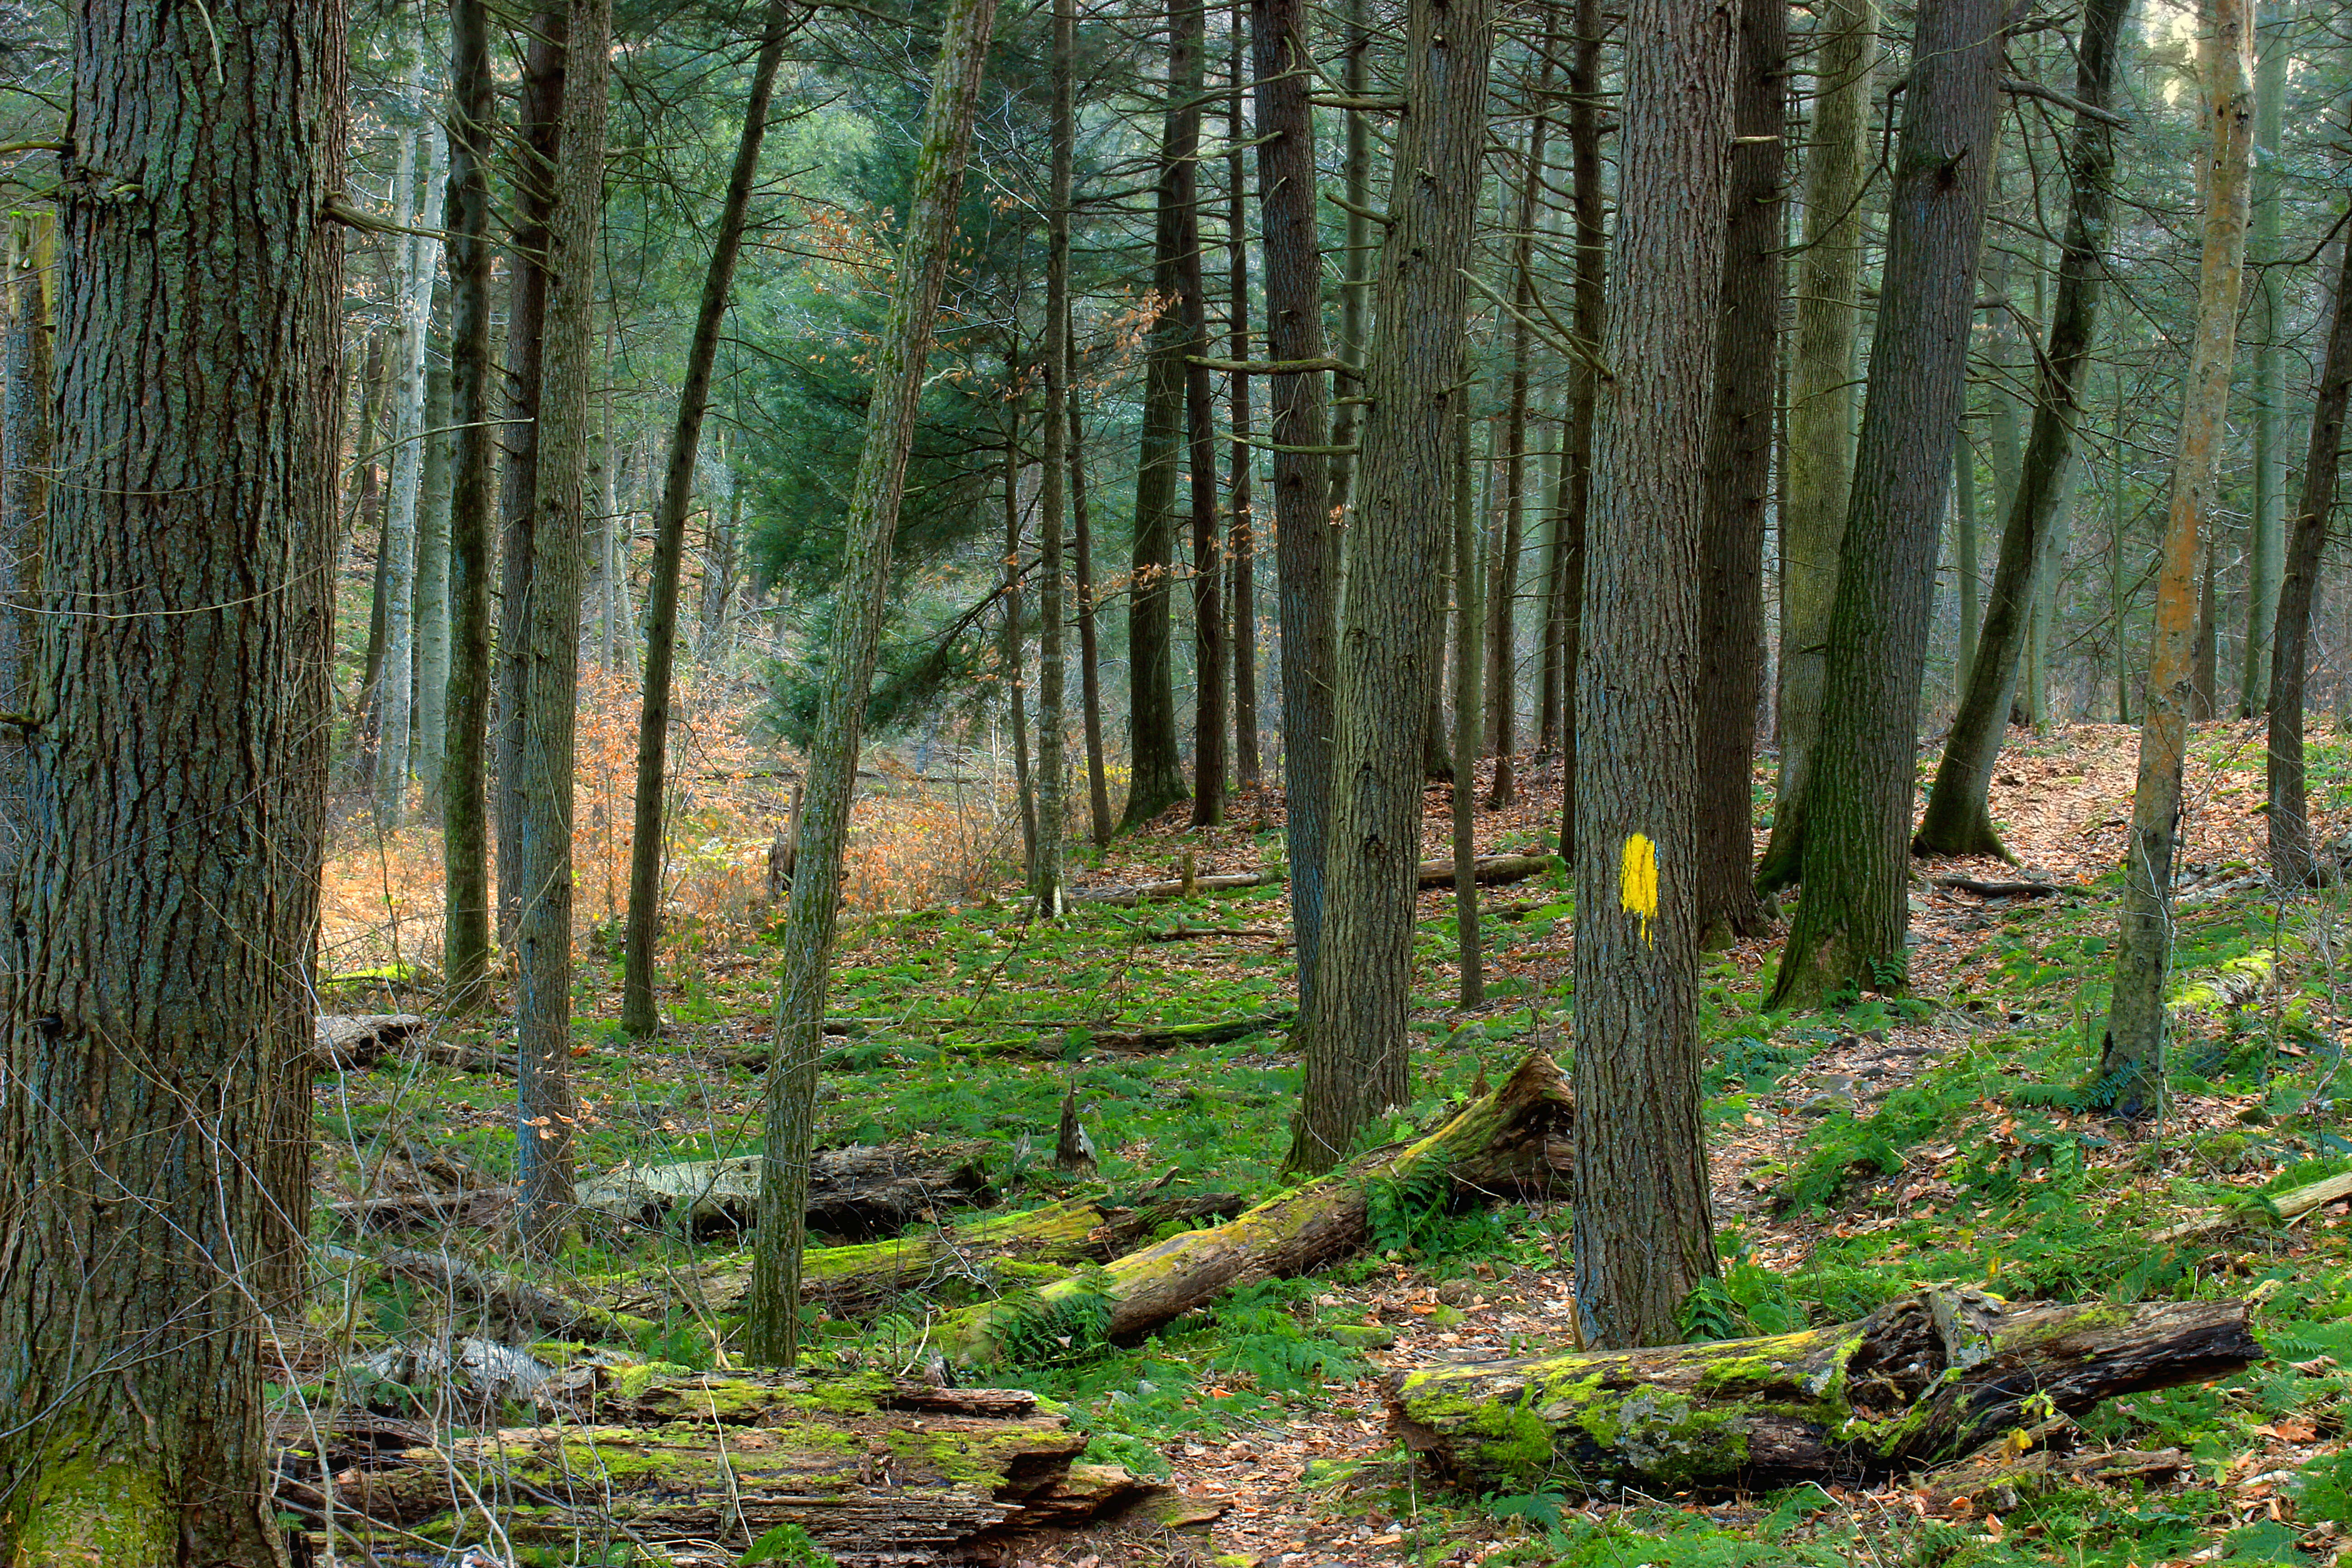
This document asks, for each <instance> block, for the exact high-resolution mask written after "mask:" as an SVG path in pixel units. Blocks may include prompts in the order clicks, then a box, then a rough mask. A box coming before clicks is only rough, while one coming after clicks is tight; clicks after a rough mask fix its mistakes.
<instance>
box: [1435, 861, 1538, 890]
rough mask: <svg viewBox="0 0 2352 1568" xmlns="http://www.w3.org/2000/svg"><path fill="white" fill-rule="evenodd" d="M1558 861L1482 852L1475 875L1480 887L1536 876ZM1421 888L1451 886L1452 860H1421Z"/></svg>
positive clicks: (1452, 880) (1452, 879) (1452, 881)
mask: <svg viewBox="0 0 2352 1568" xmlns="http://www.w3.org/2000/svg"><path fill="white" fill-rule="evenodd" d="M1557 865H1559V856H1557V855H1484V856H1481V857H1479V858H1478V862H1477V866H1476V869H1475V875H1476V878H1477V880H1478V885H1479V886H1480V887H1482V888H1485V887H1493V886H1495V885H1496V884H1498V883H1503V882H1524V881H1526V880H1527V879H1528V878H1529V877H1540V876H1542V875H1543V874H1544V873H1545V872H1546V871H1549V870H1550V869H1551V868H1553V867H1555V866H1557ZM1418 880H1419V881H1420V884H1421V886H1422V887H1423V889H1429V888H1450V887H1452V886H1454V862H1453V861H1451V860H1423V862H1422V863H1421V869H1420V871H1419V873H1418Z"/></svg>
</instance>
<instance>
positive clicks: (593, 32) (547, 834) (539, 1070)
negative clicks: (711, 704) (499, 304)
mask: <svg viewBox="0 0 2352 1568" xmlns="http://www.w3.org/2000/svg"><path fill="white" fill-rule="evenodd" d="M567 13H568V14H567V16H566V20H565V24H564V26H565V30H564V35H563V36H564V67H563V69H564V77H565V81H564V89H563V113H562V119H561V121H560V128H559V130H558V132H557V137H556V157H555V170H554V197H555V200H554V204H553V205H552V207H551V210H550V212H549V215H548V223H547V240H548V243H547V253H546V254H547V317H546V327H545V336H544V346H543V348H542V350H541V371H542V376H543V380H542V382H541V397H540V405H539V458H538V464H537V471H536V473H535V475H534V477H533V490H532V500H531V541H530V545H531V563H530V616H529V623H528V636H529V637H530V642H529V645H528V650H527V653H526V659H527V662H528V671H527V674H526V676H525V679H523V680H522V682H521V683H520V685H521V692H522V702H523V712H522V745H521V755H520V758H519V759H518V762H519V763H520V771H521V775H522V776H521V779H520V791H519V793H520V795H521V804H522V812H523V820H522V835H521V837H522V844H521V848H522V855H521V861H522V874H523V878H524V885H523V888H522V897H521V900H520V909H519V910H517V912H516V919H515V958H516V983H515V1056H516V1060H517V1063H518V1065H519V1067H520V1085H519V1093H518V1104H517V1108H516V1114H517V1117H518V1122H519V1124H518V1126H517V1129H516V1132H517V1138H518V1141H519V1142H520V1149H519V1152H518V1154H517V1158H516V1162H515V1173H516V1177H517V1180H518V1181H520V1184H521V1186H522V1206H521V1213H520V1219H521V1222H522V1231H523V1236H524V1237H525V1239H526V1240H527V1241H528V1242H529V1243H530V1245H532V1246H534V1247H540V1248H542V1249H551V1248H552V1247H554V1245H555V1243H556V1241H557V1239H558V1238H559V1237H561V1236H562V1233H563V1231H564V1229H565V1228H566V1227H567V1226H569V1224H570V1215H569V1210H570V1208H571V1205H572V1134H573V1131H574V1129H575V1123H576V1117H575V1115H574V1107H573V1102H572V776H573V771H574V763H575V758H574V749H575V748H574V745H573V739H574V735H575V733H576V730H577V711H578V693H579V686H580V552H581V548H582V546H583V544H584V543H585V542H586V540H587V537H588V530H587V510H588V505H587V503H588V497H587V492H586V480H587V467H588V446H589V442H590V441H591V439H592V438H593V425H592V422H593V417H594V416H593V408H592V405H591V402H590V396H589V393H590V374H589V373H590V371H591V370H592V368H593V361H594V359H595V354H596V335H595V310H596V252H597V247H598V241H599V240H600V238H601V237H602V233H603V230H602V226H601V224H600V222H599V218H600V215H601V213H602V211H603V205H604V121H605V107H606V105H605V80H606V76H607V71H608V55H609V51H608V48H607V42H608V40H609V39H610V37H611V36H612V26H613V0H570V4H569V5H568V6H567Z"/></svg>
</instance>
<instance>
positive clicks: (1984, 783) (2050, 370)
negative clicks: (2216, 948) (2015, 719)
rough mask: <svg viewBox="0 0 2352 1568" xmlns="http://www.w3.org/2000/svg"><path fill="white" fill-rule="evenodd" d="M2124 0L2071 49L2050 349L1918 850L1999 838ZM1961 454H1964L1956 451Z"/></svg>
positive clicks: (2057, 500)
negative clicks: (1997, 777)
mask: <svg viewBox="0 0 2352 1568" xmlns="http://www.w3.org/2000/svg"><path fill="white" fill-rule="evenodd" d="M2130 10H2131V0H2091V4H2090V5H2089V6H2088V7H2087V8H2086V9H2085V11H2084V15H2083V33H2082V38H2081V41H2080V43H2079V44H2078V45H2077V47H2076V53H2075V58H2076V60H2077V62H2078V64H2077V66H2076V69H2075V75H2074V97H2075V99H2076V100H2078V101H2079V102H2081V103H2082V104H2084V106H2085V107H2086V108H2087V109H2088V110H2095V111H2097V112H2081V111H2078V112H2077V113H2076V114H2075V116H2074V132H2073V138H2072V145H2071V146H2070V148H2069V150H2068V151H2069V154H2070V156H2069V158H2068V163H2069V165H2070V169H2069V182H2070V185H2071V191H2070V195H2069V198H2068V204H2067V211H2066V233H2065V238H2064V239H2063V242H2062V243H2061V245H2060V247H2059V253H2058V291H2057V294H2056V297H2055V298H2054V300H2053V302H2052V306H2051V312H2050V341H2049V348H2048V350H2047V352H2045V353H2043V354H2042V356H2041V359H2040V364H2041V369H2040V371H2039V374H2037V375H2036V376H2035V379H2034V391H2035V396H2034V405H2033V433H2032V436H2031V437H2029V439H2028V441H2027V444H2026V450H2025V457H2024V459H2023V462H2022V464H2021V467H2020V468H2019V471H2018V482H2017V485H2016V487H2015V489H2014V491H2013V499H2012V500H2011V505H2010V509H2009V515H2008V516H2007V518H2006V519H2005V520H2004V522H2003V526H2002V530H2001V537H2000V564H1999V565H1998V566H1997V567H1995V569H1994V572H1993V583H1992V598H1991V603H1990V605H1988V606H1987V608H1986V612H1985V618H1984V631H1983V635H1982V636H1981V637H1979V638H1978V639H1977V642H1976V657H1975V658H1973V659H1971V660H1970V661H1969V667H1968V669H1967V671H1966V674H1965V676H1964V684H1963V686H1962V689H1961V692H1960V703H1959V710H1958V712H1957V713H1956V714H1955V715H1954V716H1953V719H1952V728H1951V730H1950V731H1949V732H1948V734H1947V735H1946V736H1945V737H1944V754H1943V757H1942V760H1941V761H1939V762H1938V763H1937V764H1936V782H1935V784H1934V785H1933V787H1932V788H1930V789H1929V791H1928V793H1927V813H1926V815H1925V816H1923V817H1922V818H1921V820H1920V823H1919V831H1918V835H1917V837H1916V838H1915V839H1914V840H1913V843H1912V848H1913V850H1914V851H1915V852H1916V853H1919V854H1927V855H1998V856H2000V858H2002V859H2009V858H2011V856H2010V854H2009V849H2008V847H2007V846H2006V845H2004V844H2002V843H2001V841H2000V834H1999V832H1997V831H1996V830H1995V829H1994V827H1993V825H1992V814H1991V810H1990V805H1988V800H1989V792H1990V787H1991V784H1992V771H1993V764H1994V763H1995V762H1996V761H1997V760H1998V759H1999V757H2000V743H2001V741H2002V738H2003V737H2004V736H2005V735H2006V733H2007V731H2008V727H2009V710H2010V706H2011V701H2012V700H2013V698H2014V695H2015V692H2016V687H2017V663H2018V655H2019V650H2020V648H2021V647H2022V645H2023V643H2024V640H2025V634H2026V630H2027V623H2028V616H2029V615H2030V614H2031V612H2032V605H2033V603H2034V599H2035V584H2036V582H2037V581H2038V580H2039V579H2041V578H2042V577H2044V576H2054V575H2055V574H2054V573H2045V572H2043V571H2042V570H2040V568H2041V567H2042V564H2043V558H2044V557H2045V556H2048V555H2050V554H2051V553H2052V551H2051V550H2050V548H2049V542H2050V539H2051V538H2052V536H2053V532H2054V531H2055V530H2056V528H2057V526H2058V521H2059V517H2060V514H2061V512H2062V510H2063V504H2064V501H2065V499H2066V496H2067V493H2068V491H2069V489H2071V486H2072V471H2073V466H2074V427H2075V426H2076V425H2078V424H2079V423H2081V421H2082V419H2083V417H2084V409H2083V378H2084V374H2086V373H2087V371H2088V369H2089V366H2090V363H2091V350H2092V347H2093V344H2094V342H2095V340H2096V338H2097V335H2098V313H2099V289H2100V285H2101V283H2102V282H2103V281H2104V279H2105V273H2106V265H2107V264H2106V258H2105V239H2106V236H2107V229H2108V219H2107V205H2108V197H2109V189H2108V187H2109V185H2110V184H2111V183H2112V180H2113V178H2114V174H2115V159H2116V151H2115V131H2114V129H2113V128H2112V126H2110V125H2109V124H2108V123H2107V121H2105V119H2104V118H2103V117H2102V116H2103V114H2104V111H2105V110H2106V106H2107V102H2108V100H2109V99H2110V98H2112V97H2113V96H2114V90H2115V78H2116V66H2117V61H2118V57H2119V55H2120V54H2121V52H2122V48H2123V44H2124V33H2125V26H2124V24H2125V21H2126V16H2127V15H2128V13H2129V12H2130ZM1962 461H1963V462H1964V463H1965V462H1966V461H1967V459H1966V458H1965V457H1963V458H1962Z"/></svg>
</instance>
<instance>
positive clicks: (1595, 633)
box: [1575, 0, 1736, 1345]
mask: <svg viewBox="0 0 2352 1568" xmlns="http://www.w3.org/2000/svg"><path fill="white" fill-rule="evenodd" d="M1625 37H1626V63H1625V72H1626V75H1625V97H1624V123H1623V129H1622V131H1621V132H1620V133H1619V134H1620V149H1621V151H1620V153H1619V157H1618V170H1619V174H1618V187H1617V188H1618V218H1617V226H1616V232H1615V235H1614V236H1613V237H1612V241H1611V244H1612V251H1611V255H1610V265H1609V269H1610V272H1611V274H1612V276H1613V277H1615V278H1617V279H1620V280H1621V283H1620V287H1619V288H1618V289H1616V290H1614V291H1613V293H1612V298H1611V299H1610V300H1609V308H1608V326H1607V331H1606V333H1605V336H1604V339H1603V341H1604V342H1606V344H1607V345H1608V346H1607V351H1606V352H1607V357H1608V362H1609V367H1610V376H1609V380H1608V382H1607V384H1605V386H1604V387H1603V390H1602V394H1601V395H1602V396H1603V397H1604V398H1605V399H1606V400H1607V402H1608V407H1607V410H1606V412H1605V414H1604V415H1603V416H1602V418H1601V441H1600V450H1599V452H1598V454H1597V460H1596V462H1595V465H1594V473H1593V501H1592V514H1593V524H1592V531H1591V559H1590V563H1589V566H1588V570H1589V572H1590V574H1591V575H1590V578H1589V581H1588V589H1589V592H1588V595H1587V599H1586V603H1585V606H1584V615H1585V621H1586V624H1585V627H1584V641H1583V646H1582V651H1581V657H1580V661H1579V666H1578V669H1577V681H1578V685H1579V687H1580V701H1579V710H1580V726H1581V732H1580V735H1579V738H1578V739H1579V750H1580V767H1581V768H1582V769H1583V776H1582V777H1581V778H1580V780H1579V788H1578V792H1577V824H1576V904H1577V908H1578V909H1579V910H1581V911H1583V914H1582V917H1581V919H1580V921H1579V922H1578V930H1577V942H1576V1030H1577V1037H1578V1038H1579V1039H1580V1040H1582V1041H1587V1042H1591V1045H1589V1046H1588V1047H1586V1048H1582V1049H1580V1050H1579V1051H1578V1052H1577V1053H1576V1066H1575V1085H1576V1093H1577V1095H1578V1097H1579V1098H1580V1100H1583V1101H1586V1102H1589V1103H1590V1105H1591V1108H1592V1110H1593V1112H1594V1114H1591V1115H1588V1116H1584V1117H1582V1118H1580V1123H1581V1125H1580V1131H1579V1136H1578V1138H1577V1149H1576V1183H1577V1195H1576V1296H1577V1312H1578V1318H1579V1321H1580V1325H1581V1334H1582V1338H1583V1339H1584V1341H1585V1342H1588V1343H1591V1344H1596V1345H1638V1344H1654V1343H1657V1342H1661V1341H1663V1340H1665V1339H1668V1338H1671V1337H1672V1336H1673V1335H1674V1332H1675V1310H1676V1309H1677V1308H1678V1307H1679V1306H1680V1305H1681V1304H1682V1301H1683V1298H1684V1297H1685V1296H1687V1295H1688V1294H1689V1293H1690V1290H1691V1287H1692V1286H1693V1285H1694V1284H1695V1283H1696V1281H1698V1280H1700V1279H1710V1278H1712V1277H1713V1276H1714V1274H1715V1269H1716V1263H1715V1242H1714V1234H1715V1232H1714V1224H1713V1221H1712V1218H1711V1215H1710V1212H1709V1207H1708V1198H1707V1184H1706V1145H1705V1142H1704V1141H1703V1139H1702V1136H1701V1131H1700V1123H1699V1081H1698V1068H1699V1047H1698V1039H1697V1035H1696V1008H1697V1004H1698V936H1699V929H1698V907H1697V903H1696V896H1697V891H1698V868H1697V858H1696V857H1697V850H1698V843H1697V837H1696V828H1697V807H1698V781H1697V776H1696V769H1695V767H1694V763H1695V762H1696V756H1697V748H1698V725H1699V703H1700V701H1701V698H1702V693H1701V692H1700V690H1699V658H1700V654H1701V648H1702V645H1701V640H1700V629H1699V621H1700V606H1699V595H1700V593H1701V586H1700V573H1699V566H1700V559H1701V553H1700V552H1701V547H1702V537H1703V531H1704V520H1705V516H1706V483H1705V479H1704V469H1703V462H1704V459H1705V458H1706V442H1707V436H1708V416H1707V391H1708V388H1709V387H1710V386H1711V385H1712V384H1713V382H1714V376H1713V370H1714V358H1715V348H1716V335H1717V334H1716V321H1717V311H1718V310H1719V307H1720V300H1721V295H1722V289H1723V282H1724V276H1723V274H1724V255H1725V251H1724V245H1725V235H1724V216H1725V213H1726V210H1727V209H1726V201H1727V196H1728V194H1729V190H1730V178H1731V168H1730V158H1731V137H1732V134H1733V126H1734V123H1735V121H1734V120H1733V112H1734V91H1733V86H1732V77H1733V68H1734V64H1735V59H1736V56H1735V53H1734V48H1735V45H1734V38H1733V25H1732V19H1731V17H1730V16H1729V15H1728V14H1726V13H1722V12H1713V11H1710V10H1709V9H1707V8H1706V7H1704V6H1695V5H1680V4H1676V3H1675V0H1636V3H1635V4H1634V5H1633V6H1632V8H1631V9H1629V10H1628V11H1627V13H1626V17H1625ZM1604 1041H1605V1042H1607V1045H1606V1047H1605V1048H1595V1047H1599V1046H1600V1043H1601V1042H1604ZM1624 1194H1641V1195H1640V1198H1639V1200H1638V1201H1634V1202H1628V1201H1625V1197H1624Z"/></svg>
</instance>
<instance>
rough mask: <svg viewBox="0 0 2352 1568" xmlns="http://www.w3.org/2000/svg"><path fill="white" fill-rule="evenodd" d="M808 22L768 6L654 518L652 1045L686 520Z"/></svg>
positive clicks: (643, 714)
mask: <svg viewBox="0 0 2352 1568" xmlns="http://www.w3.org/2000/svg"><path fill="white" fill-rule="evenodd" d="M806 15H807V12H806V10H805V9H803V8H799V7H797V6H795V5H794V4H793V0H769V5H768V8H767V10H766V12H765V13H764V14H763V16H762V17H761V23H760V54H759V58H758V59H757V60H756V61H755V62H754V63H753V64H752V67H751V96H750V97H749V98H748V99H746V100H744V104H743V130H742V133H741V135H740V137H738V139H737V141H736V143H735V167H734V169H733V170H732V171H731V172H730V174H729V175H728V179H727V195H726V196H725V197H724V198H723V199H722V200H721V201H720V203H719V234H718V237H717V238H716V240H715V241H714V242H713V244H712V246H711V250H710V265H709V268H708V269H706V270H705V272H704V273H703V278H702V304H701V308H700V310H698V312H697V313H696V315H695V320H694V336H693V338H692V339H691V340H690V341H689V342H688V344H687V351H686V379H685V381H684V382H683V383H682V384H680V385H679V387H678V394H677V425H676V426H674V427H673V428H672V429H671V431H670V437H669V468H668V470H667V473H665V474H664V475H663V477H662V497H661V510H659V511H657V512H656V513H655V514H654V563H653V585H652V588H651V590H650V592H649V594H648V595H647V598H646V684H645V690H644V694H643V700H642V705H641V706H640V708H639V709H638V712H637V791H636V811H635V822H634V826H632V828H631V831H630V837H629V917H628V932H627V938H626V956H625V960H624V963H623V972H622V978H621V1027H622V1028H624V1029H625V1030H627V1031H628V1032H629V1033H630V1034H632V1035H635V1036H637V1037H639V1038H645V1037H650V1036H652V1035H653V1034H655V1033H656V1031H657V1030H659V1029H660V1027H661V1012H660V1009H659V1008H657V1007H656V1006H655V1005H654V948H655V944H656V942H657V941H658V939H659V937H660V924H661V867H662V790H663V775H664V773H665V770H666V768H667V761H668V755H669V687H670V670H671V667H672V664H673V662H674V661H675V659H676V658H677V584H678V576H679V574H680V572H681V570H682V568H683V566H684V563H685V560H686V514H687V510H688V508H689V507H691V506H692V505H693V503H694V464H695V458H697V456H698V454H699V453H700V451H701V447H702V420H703V416H704V415H705V414H706V413H707V412H708V411H709V407H710V367H711V365H712V364H713V363H715V362H716V361H717V359H718V357H719V328H720V326H721V325H722V324H724V322H725V321H726V320H727V304H728V296H729V294H730V293H731V292H732V291H733V289H734V287H735V260H736V258H737V257H738V256H739V255H740V254H741V252H742V247H743V225H744V222H745V220H746V218H747V217H748V216H749V215H750V213H751V187H752V185H753V184H755V183H756V182H757V180H758V178H759V174H760V146H761V142H764V141H765V140H766V138H767V134H768V104H769V101H770V100H771V99H772V97H773V96H774V93H775V86H776V71H777V69H778V68H780V67H781V66H782V64H783V59H784V45H785V43H786V42H787V41H788V40H790V38H791V37H792V36H793V28H794V26H795V24H796V23H797V21H798V20H799V19H800V18H801V17H803V16H806Z"/></svg>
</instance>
